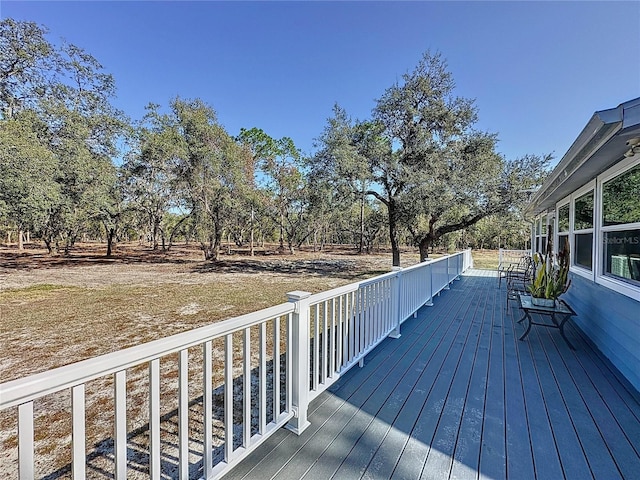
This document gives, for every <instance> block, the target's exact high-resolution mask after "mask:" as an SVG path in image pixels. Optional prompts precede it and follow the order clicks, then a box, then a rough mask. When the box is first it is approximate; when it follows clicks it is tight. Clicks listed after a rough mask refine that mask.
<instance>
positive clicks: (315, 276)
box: [0, 244, 482, 480]
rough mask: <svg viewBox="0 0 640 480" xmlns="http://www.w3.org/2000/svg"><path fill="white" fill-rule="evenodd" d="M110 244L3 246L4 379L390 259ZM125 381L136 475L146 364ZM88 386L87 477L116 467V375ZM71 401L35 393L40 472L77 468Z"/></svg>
mask: <svg viewBox="0 0 640 480" xmlns="http://www.w3.org/2000/svg"><path fill="white" fill-rule="evenodd" d="M104 252H105V246H104V245H101V244H83V245H79V246H78V247H77V248H75V249H74V250H73V251H72V252H71V254H70V255H69V256H56V257H50V256H48V255H47V254H46V251H45V250H43V249H42V248H39V247H37V246H30V247H29V248H28V249H26V250H24V251H18V250H16V249H15V248H10V247H8V246H2V245H0V327H1V328H0V346H1V348H0V382H5V381H9V380H12V379H16V378H21V377H24V376H28V375H31V374H34V373H38V372H42V371H46V370H49V369H52V368H55V367H59V366H62V365H66V364H69V363H73V362H76V361H79V360H83V359H86V358H91V357H95V356H98V355H101V354H105V353H109V352H112V351H116V350H120V349H123V348H127V347H130V346H134V345H138V344H141V343H144V342H148V341H151V340H155V339H157V338H160V337H166V336H169V335H172V334H175V333H180V332H183V331H186V330H190V329H193V328H197V327H200V326H203V325H206V324H209V323H212V322H217V321H221V320H224V319H226V318H230V317H233V316H237V315H241V314H244V313H248V312H252V311H256V310H259V309H261V308H265V307H268V306H271V305H275V304H279V303H282V302H284V301H286V293H287V292H290V291H293V290H305V291H310V292H312V293H316V292H320V291H324V290H328V289H331V288H335V287H338V286H341V285H345V284H348V283H352V282H354V281H358V280H362V279H365V278H369V277H372V276H375V275H378V274H381V273H384V272H387V271H389V270H390V269H391V255H390V252H379V253H376V254H374V255H357V254H354V253H355V252H354V251H353V250H351V249H347V248H343V247H342V248H327V249H326V250H325V251H323V252H313V251H302V252H298V253H296V254H295V255H280V254H276V253H275V249H274V248H272V249H271V250H267V251H259V252H258V254H257V255H256V256H254V257H250V256H249V255H248V253H247V252H241V251H235V252H232V253H231V254H224V255H223V256H222V257H221V260H220V261H219V262H207V261H204V260H203V256H202V253H201V252H200V251H199V250H198V249H197V247H195V246H185V245H179V246H175V247H174V248H173V249H172V250H171V251H170V252H162V251H153V250H151V249H149V248H148V247H146V246H141V245H137V244H127V245H119V246H118V250H117V251H116V253H115V255H114V256H113V257H112V258H106V257H105V256H104ZM478 257H479V258H478V259H479V260H480V257H482V255H478ZM401 259H402V266H404V267H406V266H409V265H412V264H415V263H416V262H417V261H418V255H417V252H415V251H410V250H407V251H404V252H403V253H402V257H401ZM270 341H271V342H273V341H274V339H271V340H270ZM214 350H216V351H223V348H222V345H218V346H216V345H214ZM201 362H202V358H201V351H194V352H190V360H189V370H190V374H189V375H190V382H189V385H190V386H189V394H190V399H192V405H191V408H190V415H195V417H194V418H195V419H196V420H195V421H194V424H196V425H197V424H198V420H197V419H198V418H201V415H202V403H201V402H198V398H199V396H201V395H202V382H201V379H199V377H198V372H199V371H201ZM214 370H215V369H214ZM219 370H220V372H222V367H220V369H219ZM273 373H274V372H271V375H273ZM175 374H176V358H173V357H172V358H168V359H167V360H166V361H163V363H162V378H163V383H162V394H161V395H162V398H163V401H162V411H161V414H162V415H163V420H162V429H163V436H162V445H163V447H162V450H163V459H165V460H163V464H166V469H165V471H164V473H163V475H164V476H163V478H174V477H175V475H176V474H177V473H176V465H175V461H172V460H166V459H175V458H176V456H177V451H176V450H175V445H176V444H177V421H176V418H177V410H176V407H177V403H176V398H177V394H176V391H177V390H176V389H177V384H176V376H175ZM218 380H219V379H218ZM238 380H240V379H238ZM214 381H216V380H215V379H214ZM219 384H220V383H214V385H219ZM127 385H128V427H129V431H130V432H131V433H130V435H129V445H128V448H129V453H128V456H129V462H130V463H131V464H132V465H133V466H134V467H135V468H133V469H132V470H130V472H129V478H147V474H146V471H147V464H148V458H147V454H146V453H145V452H147V446H148V424H147V422H148V417H147V411H148V376H147V373H146V369H145V368H134V369H130V370H128V371H127ZM238 386H239V385H238ZM86 388H87V393H86V405H87V455H88V471H87V476H88V478H98V479H104V478H113V477H112V472H113V441H112V439H111V433H110V432H111V431H112V428H113V427H112V418H113V417H112V415H113V399H112V391H113V381H112V379H111V378H102V379H98V380H95V381H93V382H91V383H90V384H87V387H86ZM214 398H217V399H218V400H219V402H218V404H216V405H214V423H215V426H216V431H215V433H214V435H215V436H216V439H214V443H215V445H217V446H218V447H219V449H218V453H217V455H220V454H221V452H222V450H220V448H222V446H223V440H222V439H223V423H222V420H221V419H222V417H223V408H222V407H223V404H222V401H223V400H222V399H223V396H222V395H221V392H219V391H218V390H216V392H214ZM238 408H239V409H241V406H240V405H238ZM69 411H70V392H69V391H64V392H60V393H59V394H54V395H49V396H47V397H45V398H43V399H41V400H39V401H37V402H36V404H35V414H34V417H35V419H34V421H35V425H36V438H35V440H36V459H37V460H36V462H37V463H36V476H37V478H46V479H48V480H53V479H62V478H71V471H70V464H69V461H70V446H69V445H70V438H71V437H70V435H71V434H70V430H71V419H70V414H69ZM15 413H16V412H15V409H10V410H6V411H4V412H0V478H17V477H16V476H17V472H16V460H17V448H16V445H17V425H16V420H15V418H16V417H15ZM237 427H238V428H240V426H237ZM189 436H190V439H191V441H192V442H195V443H194V444H193V445H192V447H191V449H192V450H194V451H197V448H198V447H197V445H198V444H201V436H202V432H199V431H191V430H190V432H189ZM199 468H201V462H200V463H199V461H198V459H197V458H194V459H193V462H192V469H193V472H192V473H193V475H194V476H195V477H196V478H197V477H198V475H200V473H201V472H199Z"/></svg>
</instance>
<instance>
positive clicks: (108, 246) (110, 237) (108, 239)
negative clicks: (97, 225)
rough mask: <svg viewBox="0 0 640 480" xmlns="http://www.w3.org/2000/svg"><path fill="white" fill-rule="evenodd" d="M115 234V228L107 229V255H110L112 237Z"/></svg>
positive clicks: (111, 251)
mask: <svg viewBox="0 0 640 480" xmlns="http://www.w3.org/2000/svg"><path fill="white" fill-rule="evenodd" d="M115 236H116V230H115V228H109V229H108V230H107V257H110V256H111V255H112V253H113V239H114V238H115Z"/></svg>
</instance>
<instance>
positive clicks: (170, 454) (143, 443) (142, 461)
mask: <svg viewBox="0 0 640 480" xmlns="http://www.w3.org/2000/svg"><path fill="white" fill-rule="evenodd" d="M266 370H267V385H268V386H267V388H266V390H265V395H266V398H267V415H266V423H267V424H268V423H269V422H270V421H272V420H273V413H272V412H273V411H272V409H271V406H272V399H273V382H272V381H271V377H272V373H271V372H273V361H272V360H269V361H267V369H266ZM285 372H286V353H283V354H282V355H281V356H280V378H281V382H280V411H284V409H285V408H286V391H285V389H286V382H285ZM258 376H259V367H255V368H253V369H252V370H251V378H252V380H253V379H257V378H258ZM243 382H244V376H243V375H240V376H238V377H236V378H234V380H233V391H234V392H241V391H242V386H243ZM251 383H252V389H251V405H252V411H253V413H252V419H251V420H252V422H251V423H252V425H251V434H252V435H254V434H256V433H258V428H259V425H258V422H259V418H258V407H257V406H258V396H259V391H258V384H257V382H255V381H252V382H251ZM242 401H243V399H242V395H240V396H235V395H234V400H233V410H234V425H233V448H234V450H235V449H237V448H238V447H240V446H241V444H242ZM203 405H204V399H203V396H199V397H196V398H194V399H192V400H190V401H189V439H188V443H189V456H190V457H195V458H196V459H195V460H191V459H190V461H189V478H202V477H204V459H203V455H204V454H205V453H204V452H203V450H204V448H203V446H204V443H203V436H204V427H203V424H202V423H203V422H202V418H203V416H204V412H203V408H204V407H203ZM212 405H213V411H212V419H213V423H214V425H215V424H216V423H217V424H218V425H219V427H218V428H216V427H215V426H214V434H213V438H212V442H213V445H214V448H213V450H212V451H211V452H210V453H209V454H210V455H211V458H212V463H213V465H214V466H215V465H216V464H217V463H219V462H221V461H223V460H224V456H225V438H224V413H225V412H224V384H223V385H219V386H218V387H216V388H215V389H214V390H213V391H212ZM178 415H179V411H178V409H177V408H175V409H173V410H171V411H170V412H168V413H166V414H164V415H162V416H161V417H160V429H161V434H160V438H161V440H160V443H161V445H160V471H161V472H162V473H161V478H163V479H178V478H179V477H180V475H179V458H178V450H179V436H178V418H179V416H178ZM198 419H199V421H198ZM149 434H150V428H149V423H146V424H144V425H142V426H141V427H138V428H136V429H134V430H132V431H130V432H128V433H127V478H129V479H131V478H133V479H136V478H149V471H150V470H149V468H150V451H149ZM197 446H199V447H200V448H197ZM114 447H115V444H114V439H113V438H112V437H109V438H105V439H103V440H100V441H98V442H96V443H94V445H93V447H92V449H91V451H90V452H88V453H87V456H86V469H87V472H86V473H87V478H94V479H100V478H104V479H112V478H114V471H115V449H114ZM197 457H200V458H199V459H198V458H197ZM67 478H68V479H70V478H72V464H71V463H68V464H66V465H64V466H62V467H60V468H58V469H57V470H55V471H53V472H51V473H48V474H47V475H45V476H43V477H41V479H42V480H62V479H67Z"/></svg>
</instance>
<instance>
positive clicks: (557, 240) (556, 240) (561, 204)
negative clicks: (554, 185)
mask: <svg viewBox="0 0 640 480" xmlns="http://www.w3.org/2000/svg"><path fill="white" fill-rule="evenodd" d="M565 205H568V206H569V228H568V229H567V230H566V231H562V232H561V231H560V223H559V222H560V209H561V208H562V207H564V206H565ZM554 221H555V228H554V232H553V253H555V254H556V255H557V254H558V253H559V251H558V247H559V245H560V235H566V236H567V237H568V238H569V252H573V247H572V246H571V195H569V196H567V197H565V198H563V199H562V200H560V201H559V202H558V203H556V211H555V218H554ZM569 260H571V259H569Z"/></svg>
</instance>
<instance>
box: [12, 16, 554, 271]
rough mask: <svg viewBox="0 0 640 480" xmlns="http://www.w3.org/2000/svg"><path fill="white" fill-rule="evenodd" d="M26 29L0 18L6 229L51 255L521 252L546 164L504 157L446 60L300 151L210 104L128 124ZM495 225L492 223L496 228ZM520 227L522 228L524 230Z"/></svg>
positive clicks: (427, 66) (100, 79) (83, 56)
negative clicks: (188, 250)
mask: <svg viewBox="0 0 640 480" xmlns="http://www.w3.org/2000/svg"><path fill="white" fill-rule="evenodd" d="M46 35H47V30H46V28H45V27H43V26H39V25H37V24H35V23H31V22H19V21H14V20H12V19H10V18H9V19H4V20H2V21H1V22H0V228H1V229H2V230H3V231H4V234H5V235H9V234H10V232H16V237H15V238H16V240H17V241H18V243H19V248H22V241H23V238H24V235H25V233H26V232H29V234H30V235H31V236H33V237H36V238H38V239H40V240H41V241H43V242H44V244H45V245H46V247H47V249H48V251H49V252H50V253H51V254H56V253H58V252H60V251H67V252H68V251H69V249H71V248H73V246H74V244H75V243H76V242H77V241H79V240H83V239H101V240H104V241H105V242H106V254H107V255H111V254H112V253H113V249H114V247H115V245H116V243H117V242H118V241H119V240H123V239H127V240H133V239H139V240H141V241H145V242H146V241H148V242H149V244H150V246H151V248H153V249H164V250H169V249H171V247H172V245H173V244H174V243H175V242H176V241H186V242H197V243H198V244H199V245H200V247H201V248H202V251H203V253H204V256H205V258H206V259H210V260H217V259H218V258H219V255H220V253H221V250H222V248H223V245H224V244H225V243H227V244H228V243H233V244H235V245H236V246H238V247H244V248H249V249H250V251H251V252H252V253H253V249H254V247H255V246H256V245H260V244H264V243H265V242H270V243H271V242H273V243H276V244H277V245H278V247H279V249H280V250H282V251H288V252H290V253H293V252H295V250H296V249H298V248H300V247H301V246H303V245H314V246H315V247H317V248H319V249H321V248H323V246H324V245H326V244H327V243H340V244H352V245H353V246H354V248H356V249H357V250H358V251H359V252H369V251H371V250H372V249H373V248H374V247H375V246H376V245H381V244H382V245H389V244H390V245H391V249H392V252H393V264H394V265H399V261H400V249H401V247H402V246H403V245H405V246H406V245H411V246H416V247H418V248H419V249H420V252H421V256H422V257H423V258H426V257H427V256H428V254H429V252H430V251H432V250H433V249H434V248H436V247H443V248H456V247H465V246H475V247H480V248H482V247H496V245H497V244H498V245H499V246H505V245H506V246H516V245H515V244H518V245H519V244H520V243H521V242H522V241H525V242H526V238H527V237H526V235H525V236H524V240H523V233H522V232H523V231H524V230H523V228H526V223H524V224H523V222H522V220H521V219H520V214H519V212H520V211H521V207H522V206H523V204H524V203H523V202H525V200H526V192H527V191H530V189H531V188H533V187H535V186H537V185H539V184H540V183H541V181H542V180H543V178H544V176H545V175H546V173H547V171H548V165H549V161H550V156H548V155H547V156H542V157H541V156H536V155H526V156H524V157H522V158H518V159H514V160H507V159H505V158H504V157H503V156H502V155H500V154H499V153H497V152H496V142H497V135H496V134H494V133H489V132H481V131H478V130H477V129H475V124H476V122H477V116H478V112H477V108H476V107H475V106H474V102H473V101H472V100H470V99H466V98H462V97H458V96H455V95H454V89H455V84H454V81H453V77H452V75H451V73H450V72H449V71H448V70H447V65H446V62H445V61H444V60H443V59H442V58H441V56H440V55H439V54H432V53H430V52H426V53H425V54H424V56H423V58H422V59H421V60H420V62H419V63H418V65H417V66H416V68H415V69H414V70H413V71H412V72H409V73H407V74H405V75H404V76H403V77H402V81H399V82H397V83H396V84H394V85H392V86H391V87H390V88H388V89H387V90H386V91H385V92H383V94H382V96H381V97H380V98H379V99H378V100H377V102H376V105H375V107H374V109H373V111H372V115H371V118H369V119H366V120H364V121H354V120H352V119H351V118H350V117H349V115H348V113H347V112H346V111H345V110H344V109H342V108H341V107H340V106H339V105H335V106H334V110H333V115H332V117H331V118H329V119H328V120H327V125H326V126H325V128H324V130H323V131H322V132H319V136H318V138H317V139H316V144H315V147H316V151H315V153H313V154H311V155H303V154H302V153H301V152H300V150H299V149H298V148H297V147H296V146H295V144H294V142H293V140H292V139H291V138H288V137H283V138H280V139H277V138H272V137H270V136H269V135H268V134H267V133H265V132H264V131H263V130H261V129H259V128H250V129H242V130H241V131H240V132H239V133H238V134H237V135H231V134H229V133H228V132H227V131H226V130H225V129H224V128H223V126H222V125H221V124H220V123H219V121H218V119H217V116H216V113H215V111H214V109H213V108H212V107H211V106H210V105H207V104H206V103H205V102H203V101H202V100H200V99H197V98H196V99H184V98H180V97H177V98H174V99H172V100H171V101H170V102H169V103H168V105H166V106H164V107H163V106H161V105H157V104H149V105H148V106H147V109H146V114H145V115H144V117H143V118H142V119H139V120H132V119H129V118H127V117H126V115H125V114H124V113H123V112H121V111H118V110H117V109H116V108H115V107H114V106H113V104H112V101H113V99H114V95H115V81H114V78H113V77H112V76H111V75H110V74H108V73H106V72H105V71H104V69H103V67H102V66H101V65H100V63H99V62H98V61H97V60H96V59H95V58H94V57H93V56H91V55H90V54H88V53H87V52H85V51H84V50H83V49H81V48H79V47H77V46H74V45H71V44H67V43H63V44H61V46H56V45H54V44H52V43H51V42H50V41H49V40H47V38H46ZM487 219H492V220H487ZM523 225H524V227H523Z"/></svg>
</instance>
